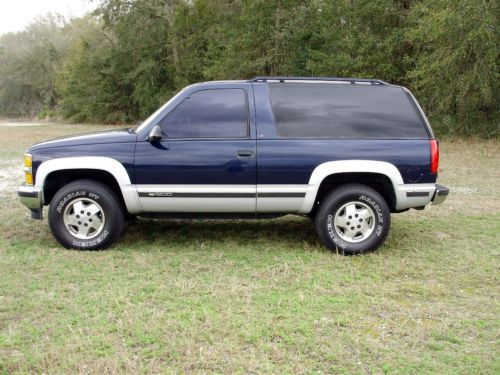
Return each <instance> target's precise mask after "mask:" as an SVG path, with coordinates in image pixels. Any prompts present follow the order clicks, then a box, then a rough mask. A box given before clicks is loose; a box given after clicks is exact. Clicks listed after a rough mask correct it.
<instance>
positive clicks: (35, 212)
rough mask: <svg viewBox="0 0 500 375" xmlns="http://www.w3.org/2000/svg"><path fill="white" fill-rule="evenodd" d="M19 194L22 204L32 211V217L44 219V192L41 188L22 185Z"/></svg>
mask: <svg viewBox="0 0 500 375" xmlns="http://www.w3.org/2000/svg"><path fill="white" fill-rule="evenodd" d="M17 195H18V197H19V200H20V201H21V203H22V204H24V205H25V206H26V207H28V209H29V210H30V211H31V218H32V219H37V220H42V218H43V216H42V207H43V192H42V190H41V189H39V188H36V187H34V186H30V185H25V184H23V185H21V186H19V188H18V189H17Z"/></svg>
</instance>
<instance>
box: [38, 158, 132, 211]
mask: <svg viewBox="0 0 500 375" xmlns="http://www.w3.org/2000/svg"><path fill="white" fill-rule="evenodd" d="M79 179H89V180H94V181H97V182H100V183H104V184H105V185H107V186H108V187H110V188H111V189H112V190H113V191H114V192H115V193H116V194H117V196H118V197H119V199H120V201H121V202H122V203H123V207H124V208H125V209H126V210H127V211H128V212H129V213H131V214H133V213H138V212H140V211H141V210H140V205H139V201H138V199H137V194H136V192H135V187H134V185H132V184H131V182H130V177H129V175H128V173H127V171H126V170H125V167H124V166H123V165H122V164H121V163H120V162H119V161H117V160H115V159H111V158H107V157H74V158H73V157H70V158H59V159H51V160H48V161H46V162H43V163H42V164H41V165H40V167H39V168H38V170H37V172H36V176H35V186H36V187H39V188H41V189H42V191H43V201H44V204H50V202H51V200H52V198H53V197H54V195H55V193H56V192H57V190H59V189H60V188H61V187H62V186H64V185H65V184H67V183H69V182H72V181H75V180H79Z"/></svg>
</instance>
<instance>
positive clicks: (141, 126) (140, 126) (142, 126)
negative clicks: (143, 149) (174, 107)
mask: <svg viewBox="0 0 500 375" xmlns="http://www.w3.org/2000/svg"><path fill="white" fill-rule="evenodd" d="M184 90H185V89H182V90H181V91H179V92H178V93H177V94H175V95H174V96H172V97H171V98H170V100H169V101H168V102H166V103H165V104H163V105H162V106H161V107H160V108H158V109H157V110H156V111H155V112H154V113H153V114H152V115H151V116H149V117H148V118H147V119H146V120H144V122H143V123H142V124H141V125H139V126H138V127H137V128H135V129H134V131H135V132H136V133H138V132H140V131H141V130H143V129H145V128H146V127H147V126H148V125H149V124H150V123H151V122H152V121H153V120H154V119H155V118H156V117H157V116H158V115H159V114H160V113H161V112H162V111H163V110H164V109H165V108H167V106H168V105H169V104H170V103H171V102H172V101H173V100H174V99H175V98H177V97H178V96H179V95H180V94H181V93H182V92H183V91H184Z"/></svg>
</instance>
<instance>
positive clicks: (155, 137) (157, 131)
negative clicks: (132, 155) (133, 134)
mask: <svg viewBox="0 0 500 375" xmlns="http://www.w3.org/2000/svg"><path fill="white" fill-rule="evenodd" d="M162 138H163V133H162V131H161V128H160V127H159V126H158V125H156V126H155V127H153V129H151V131H150V132H149V135H148V137H147V138H146V141H148V142H151V143H153V142H158V141H160V140H161V139H162Z"/></svg>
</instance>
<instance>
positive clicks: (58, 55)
mask: <svg viewBox="0 0 500 375" xmlns="http://www.w3.org/2000/svg"><path fill="white" fill-rule="evenodd" d="M499 4H500V2H499V1H495V0H491V1H489V0H331V1H325V0H302V1H296V0H265V1H262V0H259V1H257V0H256V1H250V0H234V1H223V0H192V1H188V0H142V1H137V0H100V1H98V8H97V10H96V11H95V12H94V13H93V14H89V15H86V16H84V17H81V18H75V19H71V20H65V19H63V18H62V17H60V16H58V15H47V16H45V17H42V18H39V19H37V20H35V21H34V22H33V23H32V24H31V25H30V26H28V27H27V28H26V29H25V30H24V31H22V32H17V33H8V34H4V35H2V36H1V37H0V116H10V117H12V116H23V117H33V116H38V117H40V118H45V117H50V116H59V117H63V118H65V119H69V120H70V121H74V122H97V123H136V122H137V121H140V120H141V119H144V118H145V117H147V116H148V115H149V114H150V113H151V112H153V111H154V110H155V109H156V108H157V107H159V106H160V105H161V104H163V103H164V102H165V101H166V100H167V99H168V98H169V97H170V96H172V95H173V94H174V93H176V92H177V91H178V90H179V89H181V88H182V87H184V86H185V85H187V84H189V83H193V82H199V81H206V80H217V79H246V78H252V77H254V76H258V75H294V76H338V77H363V78H379V79H383V80H386V81H389V82H391V83H395V84H401V85H404V86H407V87H409V88H410V89H411V90H412V91H413V93H414V94H415V95H416V96H417V98H418V99H419V101H420V102H421V104H422V106H423V107H424V109H425V111H426V112H427V114H428V115H429V116H430V118H431V122H433V126H434V128H435V130H437V133H438V134H440V135H443V134H454V135H480V136H485V137H498V135H499V121H498V120H499V115H498V113H499V111H498V103H499V97H500V95H499V87H498V78H499V70H498V68H499V66H498V61H499V50H498V45H499V43H498V42H499V30H498V19H499V12H500V9H499V7H500V6H499Z"/></svg>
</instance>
